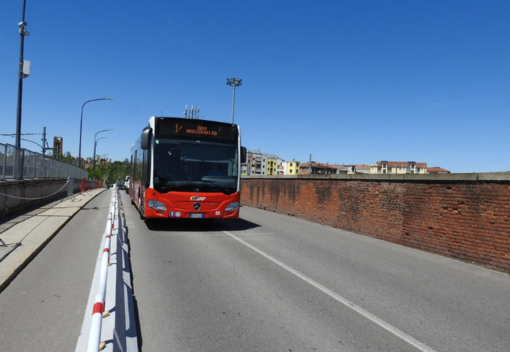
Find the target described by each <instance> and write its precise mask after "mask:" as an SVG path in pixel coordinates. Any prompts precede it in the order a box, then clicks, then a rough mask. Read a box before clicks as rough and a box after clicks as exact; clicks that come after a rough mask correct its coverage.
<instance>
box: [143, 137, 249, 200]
mask: <svg viewBox="0 0 510 352" xmlns="http://www.w3.org/2000/svg"><path fill="white" fill-rule="evenodd" d="M238 173H239V170H238V148H237V144H234V143H230V144H228V143H215V142H204V141H196V140H190V139H172V138H156V139H155V140H154V174H153V181H154V189H155V190H156V191H158V192H160V193H168V192H172V191H179V192H222V193H224V194H232V193H234V192H236V191H237V187H238V185H237V180H238V177H237V176H238Z"/></svg>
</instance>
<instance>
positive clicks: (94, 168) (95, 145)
mask: <svg viewBox="0 0 510 352" xmlns="http://www.w3.org/2000/svg"><path fill="white" fill-rule="evenodd" d="M108 131H113V129H109V130H101V131H98V132H96V134H95V135H94V158H93V159H92V160H93V162H92V165H93V166H92V177H93V178H94V187H95V185H96V184H95V182H96V147H97V141H98V140H100V139H104V138H106V137H101V138H98V139H96V137H97V134H98V133H101V132H108Z"/></svg>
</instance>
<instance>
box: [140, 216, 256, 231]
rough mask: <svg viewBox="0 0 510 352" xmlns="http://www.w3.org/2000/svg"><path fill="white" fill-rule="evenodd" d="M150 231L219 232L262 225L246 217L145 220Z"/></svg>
mask: <svg viewBox="0 0 510 352" xmlns="http://www.w3.org/2000/svg"><path fill="white" fill-rule="evenodd" d="M144 222H145V225H146V226H147V229H148V230H150V231H161V232H174V231H179V232H217V231H225V230H229V231H244V230H250V229H254V228H256V227H260V225H259V224H256V223H253V222H251V221H248V220H245V219H242V218H240V219H237V220H225V219H151V220H145V221H144Z"/></svg>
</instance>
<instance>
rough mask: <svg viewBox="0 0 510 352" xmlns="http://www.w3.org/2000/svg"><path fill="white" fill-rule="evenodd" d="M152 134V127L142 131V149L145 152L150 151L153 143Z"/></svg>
mask: <svg viewBox="0 0 510 352" xmlns="http://www.w3.org/2000/svg"><path fill="white" fill-rule="evenodd" d="M151 133H152V129H151V128H150V127H146V128H144V130H143V131H142V138H141V140H140V142H141V143H140V144H141V145H140V147H141V148H142V149H144V150H146V149H149V147H150V141H151Z"/></svg>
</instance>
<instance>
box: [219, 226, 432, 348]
mask: <svg viewBox="0 0 510 352" xmlns="http://www.w3.org/2000/svg"><path fill="white" fill-rule="evenodd" d="M223 232H224V233H226V234H227V235H229V236H230V237H232V238H233V239H235V240H237V241H239V242H241V243H242V244H244V245H245V246H247V247H249V248H251V249H252V250H254V251H255V252H257V253H259V254H260V255H262V256H264V257H265V258H267V259H269V260H270V261H272V262H273V263H275V264H277V265H279V266H280V267H282V268H283V269H285V270H287V271H289V272H290V273H292V274H294V275H296V276H297V277H299V278H300V279H301V280H303V281H305V282H307V283H308V284H310V285H312V286H314V287H316V288H318V289H319V290H321V291H322V292H324V293H325V294H327V295H328V296H330V297H331V298H333V299H335V300H336V301H338V302H340V303H342V304H343V305H345V306H346V307H348V308H350V309H352V310H354V311H355V312H357V313H358V314H360V315H362V316H363V317H365V318H367V319H369V320H370V321H372V322H374V323H375V324H377V325H379V326H380V327H382V328H384V329H386V330H388V331H389V332H390V333H392V334H393V335H395V336H397V337H399V338H400V339H402V340H404V341H406V342H407V343H409V344H410V345H412V346H414V347H416V348H417V349H419V350H420V351H423V352H436V351H435V350H434V349H432V348H430V347H428V346H427V345H425V344H424V343H422V342H420V341H418V340H416V339H415V338H414V337H412V336H410V335H408V334H406V333H405V332H403V331H401V330H399V329H397V328H396V327H394V326H393V325H391V324H389V323H387V322H385V321H384V320H382V319H380V318H378V317H376V316H375V315H373V314H372V313H370V312H368V311H366V310H364V309H363V308H361V307H359V306H357V305H356V304H354V303H352V302H351V301H349V300H348V299H345V298H344V297H342V296H340V295H338V294H337V293H335V292H333V291H331V290H330V289H328V288H327V287H325V286H323V285H321V284H319V283H318V282H316V281H314V280H312V279H311V278H309V277H308V276H306V275H304V274H302V273H300V272H299V271H297V270H295V269H293V268H291V267H290V266H288V265H287V264H285V263H283V262H281V261H279V260H278V259H276V258H274V257H272V256H270V255H269V254H267V253H266V252H264V251H262V250H260V249H258V248H257V247H255V246H252V245H251V244H249V243H248V242H246V241H244V240H242V239H241V238H239V237H237V236H236V235H234V234H232V233H230V232H227V231H223Z"/></svg>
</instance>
